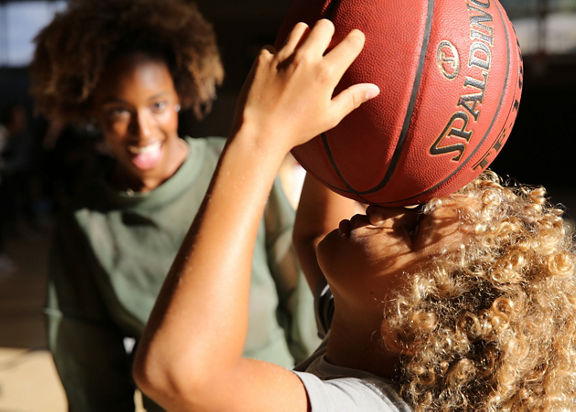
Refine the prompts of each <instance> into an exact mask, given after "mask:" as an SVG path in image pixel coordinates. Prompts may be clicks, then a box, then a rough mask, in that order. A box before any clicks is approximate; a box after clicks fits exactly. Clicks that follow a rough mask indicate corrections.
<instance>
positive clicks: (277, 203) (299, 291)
mask: <svg viewBox="0 0 576 412" xmlns="http://www.w3.org/2000/svg"><path fill="white" fill-rule="evenodd" d="M294 216H295V212H294V209H293V208H292V206H291V205H290V203H289V201H288V199H287V197H286V195H285V194H284V192H283V190H282V187H281V183H280V181H279V180H278V179H277V180H276V181H275V183H274V186H273V188H272V191H271V193H270V196H269V198H268V203H267V206H266V210H265V212H264V220H265V226H266V250H267V256H268V257H267V259H268V266H269V268H270V271H271V273H272V276H273V277H274V281H275V283H276V289H277V290H278V296H279V300H280V303H279V304H280V310H281V312H282V313H283V315H284V316H281V318H283V319H281V324H282V326H283V328H284V330H285V333H286V336H287V341H288V346H289V349H290V352H291V354H292V356H293V357H294V359H295V361H296V363H298V362H300V361H302V360H303V359H305V358H307V357H308V355H309V354H310V353H312V352H313V351H314V350H315V349H316V347H317V346H318V345H319V344H320V339H319V337H318V330H317V327H316V322H315V317H314V298H313V296H312V293H311V291H310V289H309V287H308V283H307V282H306V279H305V277H304V274H303V272H302V270H301V269H300V265H299V263H298V257H297V256H296V253H295V250H294V247H293V246H292V229H293V226H294Z"/></svg>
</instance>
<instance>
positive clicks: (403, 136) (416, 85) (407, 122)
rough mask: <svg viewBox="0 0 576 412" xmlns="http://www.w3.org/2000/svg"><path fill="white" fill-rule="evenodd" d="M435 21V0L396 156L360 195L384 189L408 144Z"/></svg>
mask: <svg viewBox="0 0 576 412" xmlns="http://www.w3.org/2000/svg"><path fill="white" fill-rule="evenodd" d="M433 19H434V0H430V1H429V2H428V15H427V17H426V31H425V33H424V38H423V39H422V46H421V48H420V61H419V62H418V70H417V72H416V77H415V79H414V84H413V86H412V95H411V96H410V103H409V104H408V108H407V109H406V116H405V117H404V124H403V125H402V131H401V132H400V138H399V139H398V143H397V144H396V149H394V154H393V155H392V159H391V160H390V165H389V166H388V170H386V175H385V176H384V178H383V179H382V181H381V182H380V183H379V184H378V185H376V186H374V187H373V188H372V189H368V190H365V191H363V192H360V193H359V194H368V193H374V192H376V191H378V190H380V189H382V188H383V187H384V186H386V184H388V182H389V181H390V179H391V178H392V175H393V174H394V171H395V170H396V166H397V165H398V159H399V158H400V155H401V154H402V149H403V147H404V144H405V143H406V136H407V135H408V130H409V129H410V124H411V122H412V116H413V115H414V107H415V106H416V100H417V98H418V90H419V89H420V83H421V82H422V73H423V72H424V63H425V61H426V55H427V53H428V46H429V44H430V36H431V32H432V21H433Z"/></svg>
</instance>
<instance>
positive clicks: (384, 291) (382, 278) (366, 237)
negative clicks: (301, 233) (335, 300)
mask: <svg viewBox="0 0 576 412" xmlns="http://www.w3.org/2000/svg"><path fill="white" fill-rule="evenodd" d="M455 199H456V200H446V201H444V202H443V204H442V205H441V206H439V207H437V208H436V209H435V210H434V211H432V212H431V213H429V214H423V213H421V211H420V210H419V209H407V208H378V207H374V206H370V207H369V208H368V209H367V211H366V215H355V216H354V217H352V218H351V219H350V220H343V221H342V222H341V223H340V227H339V228H338V229H336V230H334V231H332V232H331V233H329V234H328V235H327V236H326V237H325V238H324V240H322V242H321V243H320V244H319V245H318V261H319V264H320V266H321V268H322V270H323V272H324V273H325V275H326V277H327V279H328V281H329V282H330V284H331V286H332V288H333V289H334V292H335V294H340V295H349V296H351V297H353V298H357V299H359V300H360V301H365V300H366V299H372V300H374V301H378V302H379V301H381V300H382V299H385V298H386V296H387V295H388V293H390V292H393V291H394V290H397V288H398V287H401V286H402V284H403V279H404V278H405V276H406V273H410V272H413V271H414V270H416V269H418V268H422V267H423V266H425V265H426V264H430V263H433V261H434V258H435V257H437V256H439V255H440V254H444V253H450V252H451V251H454V250H456V249H457V248H459V247H460V245H462V244H463V243H464V242H465V240H466V233H469V231H468V227H467V226H466V225H465V224H464V223H463V222H462V221H461V218H460V215H461V213H462V211H463V210H464V209H467V205H469V204H470V201H469V200H467V199H466V198H460V199H459V198H457V197H455Z"/></svg>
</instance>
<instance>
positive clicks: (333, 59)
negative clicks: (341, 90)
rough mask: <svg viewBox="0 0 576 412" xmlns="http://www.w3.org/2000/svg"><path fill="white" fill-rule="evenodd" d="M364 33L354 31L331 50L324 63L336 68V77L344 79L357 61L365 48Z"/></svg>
mask: <svg viewBox="0 0 576 412" xmlns="http://www.w3.org/2000/svg"><path fill="white" fill-rule="evenodd" d="M364 41H365V37H364V33H362V32H361V31H360V30H352V31H351V32H350V33H348V35H347V36H346V37H345V38H344V39H343V40H342V41H341V42H340V43H338V44H337V45H336V46H335V47H334V48H333V49H332V50H330V51H329V52H328V53H327V54H326V56H325V57H324V61H325V62H326V63H328V64H331V65H332V66H333V67H334V75H335V76H337V77H338V78H340V77H342V75H343V74H344V72H345V71H346V69H348V67H350V65H351V64H352V62H354V60H356V58H357V57H358V55H359V54H360V52H361V51H362V48H363V47H364Z"/></svg>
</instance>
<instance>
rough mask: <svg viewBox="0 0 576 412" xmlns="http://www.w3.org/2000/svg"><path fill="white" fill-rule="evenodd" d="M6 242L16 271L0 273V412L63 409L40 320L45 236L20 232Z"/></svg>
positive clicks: (43, 285) (60, 411) (47, 411)
mask: <svg viewBox="0 0 576 412" xmlns="http://www.w3.org/2000/svg"><path fill="white" fill-rule="evenodd" d="M7 243H8V244H7V254H8V256H10V258H11V259H12V260H13V261H14V262H15V264H16V270H15V271H13V272H11V273H7V272H6V271H0V412H64V411H66V398H65V396H64V392H63V390H62V386H61V385H60V381H59V380H58V376H57V374H56V370H55V369H54V365H53V363H52V359H51V357H50V355H49V353H48V352H47V350H46V338H45V336H44V324H43V318H42V304H43V299H44V288H45V284H46V260H47V249H48V235H47V233H43V234H37V233H34V234H27V235H20V236H18V237H16V238H9V239H7Z"/></svg>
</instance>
